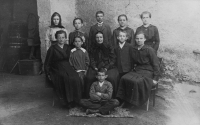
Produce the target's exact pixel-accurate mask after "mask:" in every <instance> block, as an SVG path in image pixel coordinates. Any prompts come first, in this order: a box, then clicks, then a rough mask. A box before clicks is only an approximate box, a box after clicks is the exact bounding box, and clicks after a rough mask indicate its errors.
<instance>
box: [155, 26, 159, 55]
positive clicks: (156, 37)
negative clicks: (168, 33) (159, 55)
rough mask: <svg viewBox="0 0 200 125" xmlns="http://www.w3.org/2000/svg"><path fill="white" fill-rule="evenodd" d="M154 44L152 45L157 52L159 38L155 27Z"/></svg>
mask: <svg viewBox="0 0 200 125" xmlns="http://www.w3.org/2000/svg"><path fill="white" fill-rule="evenodd" d="M154 30H155V36H154V37H155V44H154V49H155V50H156V51H158V47H159V45H160V37H159V32H158V29H157V27H155V29H154Z"/></svg>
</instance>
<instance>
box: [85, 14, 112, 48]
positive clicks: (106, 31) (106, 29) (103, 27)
mask: <svg viewBox="0 0 200 125" xmlns="http://www.w3.org/2000/svg"><path fill="white" fill-rule="evenodd" d="M103 18H104V12H103V11H97V12H96V20H97V23H96V24H95V25H93V26H92V27H91V28H90V33H89V48H92V47H93V46H94V44H95V43H96V42H95V39H96V33H97V32H98V31H101V32H102V33H103V39H104V43H109V44H111V42H112V33H111V29H110V26H109V25H107V24H105V23H104V22H103Z"/></svg>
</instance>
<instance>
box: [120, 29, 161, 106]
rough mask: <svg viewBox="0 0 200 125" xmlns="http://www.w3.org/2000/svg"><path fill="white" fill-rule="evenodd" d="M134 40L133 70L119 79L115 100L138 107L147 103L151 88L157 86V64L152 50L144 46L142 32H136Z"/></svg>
mask: <svg viewBox="0 0 200 125" xmlns="http://www.w3.org/2000/svg"><path fill="white" fill-rule="evenodd" d="M135 40H136V44H137V45H136V46H135V47H133V49H132V55H131V58H132V61H133V65H134V69H133V71H132V72H129V73H127V74H126V75H124V76H123V77H122V78H121V80H120V83H119V89H118V92H117V98H118V99H119V101H120V102H123V101H125V102H128V103H130V104H132V105H135V106H139V105H143V104H144V103H145V102H146V101H147V99H148V97H149V95H150V91H151V88H152V86H154V85H156V84H157V81H158V76H159V62H158V58H157V56H156V54H155V51H154V49H153V48H151V47H148V46H147V45H144V42H145V40H146V39H145V34H144V33H143V32H138V33H137V34H136V38H135Z"/></svg>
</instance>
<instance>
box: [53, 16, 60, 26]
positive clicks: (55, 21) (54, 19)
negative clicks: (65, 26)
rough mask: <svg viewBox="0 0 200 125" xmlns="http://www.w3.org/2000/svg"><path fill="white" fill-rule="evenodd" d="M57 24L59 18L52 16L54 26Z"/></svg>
mask: <svg viewBox="0 0 200 125" xmlns="http://www.w3.org/2000/svg"><path fill="white" fill-rule="evenodd" d="M59 22H60V18H59V16H54V17H53V23H54V25H58V24H59Z"/></svg>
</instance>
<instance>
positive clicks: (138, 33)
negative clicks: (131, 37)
mask: <svg viewBox="0 0 200 125" xmlns="http://www.w3.org/2000/svg"><path fill="white" fill-rule="evenodd" d="M140 34H143V35H144V38H145V39H147V36H146V35H145V33H144V32H142V31H139V32H137V33H136V35H135V37H136V36H137V35H140Z"/></svg>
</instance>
